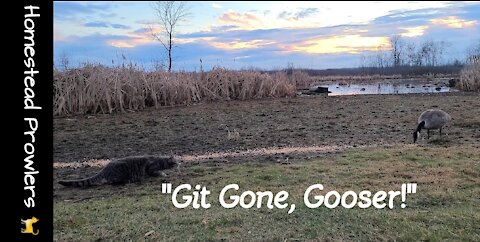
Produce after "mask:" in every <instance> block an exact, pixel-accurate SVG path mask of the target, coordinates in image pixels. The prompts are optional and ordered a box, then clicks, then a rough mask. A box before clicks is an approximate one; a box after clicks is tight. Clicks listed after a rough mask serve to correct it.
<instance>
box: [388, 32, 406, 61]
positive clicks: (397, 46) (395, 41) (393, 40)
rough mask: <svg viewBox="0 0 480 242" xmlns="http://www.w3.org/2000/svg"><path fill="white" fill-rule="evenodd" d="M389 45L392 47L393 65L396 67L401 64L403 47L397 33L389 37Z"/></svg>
mask: <svg viewBox="0 0 480 242" xmlns="http://www.w3.org/2000/svg"><path fill="white" fill-rule="evenodd" d="M390 45H391V47H392V49H391V52H392V61H393V66H394V67H398V66H400V65H402V52H403V48H404V43H403V41H402V38H401V37H400V36H399V35H394V36H392V37H390Z"/></svg>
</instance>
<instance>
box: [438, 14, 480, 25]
mask: <svg viewBox="0 0 480 242" xmlns="http://www.w3.org/2000/svg"><path fill="white" fill-rule="evenodd" d="M430 22H432V24H436V25H444V26H447V27H449V28H468V27H471V26H474V25H476V24H477V23H478V21H477V20H470V21H469V20H464V19H460V18H458V17H456V16H448V17H444V18H435V19H432V20H430Z"/></svg>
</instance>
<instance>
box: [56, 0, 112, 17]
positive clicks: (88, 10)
mask: <svg viewBox="0 0 480 242" xmlns="http://www.w3.org/2000/svg"><path fill="white" fill-rule="evenodd" d="M53 7H54V17H55V20H56V21H58V20H69V19H73V18H75V16H76V15H86V14H93V13H98V12H106V11H108V10H110V9H111V8H112V5H110V4H108V3H78V2H53Z"/></svg>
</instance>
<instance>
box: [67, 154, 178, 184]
mask: <svg viewBox="0 0 480 242" xmlns="http://www.w3.org/2000/svg"><path fill="white" fill-rule="evenodd" d="M174 167H178V162H177V160H176V159H175V158H173V156H170V157H166V156H132V157H126V158H121V159H115V160H113V161H111V162H110V163H108V165H107V166H105V168H103V170H102V171H100V173H98V174H97V175H95V176H92V177H89V178H85V179H81V180H71V181H59V182H58V183H60V184H62V185H64V186H67V187H89V186H94V185H101V184H105V183H107V184H125V183H130V182H141V181H142V180H143V179H144V178H145V177H146V176H147V175H148V176H160V175H163V173H162V172H161V171H162V170H166V169H170V168H174Z"/></svg>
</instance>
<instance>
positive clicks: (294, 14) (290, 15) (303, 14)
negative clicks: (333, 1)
mask: <svg viewBox="0 0 480 242" xmlns="http://www.w3.org/2000/svg"><path fill="white" fill-rule="evenodd" d="M318 12H319V11H318V8H300V9H297V10H296V11H291V12H288V11H283V12H281V13H280V14H279V15H278V18H281V19H285V20H289V21H292V20H299V19H302V18H307V17H310V16H312V15H314V14H316V13H318Z"/></svg>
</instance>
